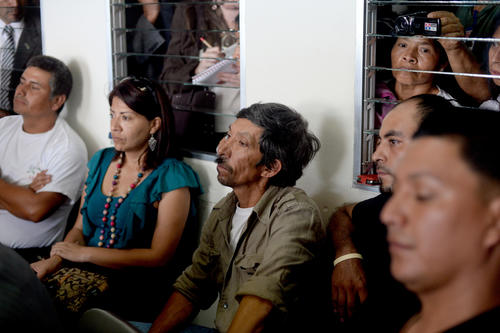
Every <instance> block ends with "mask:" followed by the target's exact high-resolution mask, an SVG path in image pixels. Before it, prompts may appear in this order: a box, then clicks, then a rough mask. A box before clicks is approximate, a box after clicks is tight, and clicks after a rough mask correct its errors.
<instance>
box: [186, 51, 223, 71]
mask: <svg viewBox="0 0 500 333" xmlns="http://www.w3.org/2000/svg"><path fill="white" fill-rule="evenodd" d="M224 56H225V55H224V53H222V52H221V50H220V47H218V46H214V47H209V48H207V49H206V50H205V52H203V53H202V54H201V57H202V58H205V57H206V58H224ZM218 61H219V60H217V59H200V62H199V63H198V66H197V67H196V68H195V70H194V73H195V74H199V73H201V72H203V71H204V70H206V69H207V68H209V67H211V66H213V65H215V64H216V63H217V62H218Z"/></svg>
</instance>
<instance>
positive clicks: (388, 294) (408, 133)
mask: <svg viewBox="0 0 500 333" xmlns="http://www.w3.org/2000/svg"><path fill="white" fill-rule="evenodd" d="M447 105H448V102H447V101H446V100H444V99H443V98H442V97H439V96H436V95H417V96H414V97H412V98H410V99H408V100H405V101H404V102H402V103H400V104H398V105H397V106H396V107H395V108H394V109H393V110H392V111H391V112H390V113H389V114H388V115H387V116H386V118H384V120H383V122H382V127H381V128H380V132H379V137H380V139H379V140H380V141H379V143H378V146H377V148H376V150H375V152H374V153H373V155H372V160H373V162H374V163H376V166H377V173H378V176H379V179H380V181H381V186H380V191H381V194H380V195H378V196H377V197H375V198H372V199H368V200H365V201H362V202H359V203H357V204H354V205H348V206H344V207H341V208H339V209H338V210H337V211H336V212H335V213H334V214H333V215H332V217H331V220H330V225H329V231H330V234H331V241H332V243H333V247H334V251H335V258H336V259H335V262H334V269H333V272H332V276H331V283H332V301H333V307H334V311H335V312H337V314H338V315H339V316H340V320H341V321H342V322H343V321H346V319H347V318H350V317H353V318H352V320H349V321H347V322H346V330H347V331H348V332H362V331H372V330H373V328H374V327H377V328H380V329H382V330H381V331H383V332H397V331H398V330H399V328H400V327H401V326H402V325H403V324H404V322H405V321H406V319H407V318H408V316H410V315H411V314H412V313H414V312H416V311H417V310H418V302H416V299H415V298H414V296H413V295H412V294H410V293H408V292H407V291H406V290H405V288H403V287H402V285H400V284H399V283H397V282H396V281H395V280H394V279H393V278H392V276H391V275H390V271H389V264H390V263H389V260H390V258H389V252H388V247H387V241H386V239H385V235H386V228H385V227H384V226H383V225H382V224H381V222H380V219H379V215H380V211H381V210H382V207H383V206H384V204H385V203H386V202H387V200H388V199H389V198H390V196H391V192H392V184H393V176H392V169H393V167H394V164H395V163H396V162H397V161H398V159H399V158H400V157H401V155H402V154H403V153H404V151H405V150H406V147H407V145H408V143H409V142H410V141H411V137H412V135H413V134H414V133H415V132H416V130H417V128H418V126H419V124H420V122H421V121H422V120H423V119H424V118H425V117H426V115H427V114H428V113H429V112H434V111H436V110H439V109H441V108H443V107H445V106H447ZM360 259H361V260H360ZM360 303H363V304H362V305H361V306H360Z"/></svg>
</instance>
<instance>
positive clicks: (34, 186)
mask: <svg viewBox="0 0 500 333" xmlns="http://www.w3.org/2000/svg"><path fill="white" fill-rule="evenodd" d="M51 181H52V175H48V174H47V170H43V171H41V172H39V173H37V174H36V176H35V178H33V180H32V181H31V184H29V185H28V187H29V188H30V189H31V190H32V191H33V192H37V191H38V190H41V189H42V188H43V187H44V186H45V185H47V184H48V183H50V182H51Z"/></svg>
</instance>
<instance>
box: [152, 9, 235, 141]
mask: <svg viewBox="0 0 500 333" xmlns="http://www.w3.org/2000/svg"><path fill="white" fill-rule="evenodd" d="M184 2H185V3H186V4H185V5H182V6H179V8H178V9H177V10H176V12H175V14H174V18H173V22H172V40H171V42H170V45H169V48H168V50H167V57H166V58H165V63H164V67H163V73H162V74H161V77H160V80H161V81H163V82H164V85H165V89H166V90H167V93H168V94H169V96H170V97H171V98H172V97H173V96H174V95H176V94H182V93H189V92H192V91H199V90H204V89H209V90H211V91H213V92H214V93H215V94H216V98H215V108H214V110H210V111H211V112H214V113H216V114H220V115H217V116H215V120H214V132H215V137H214V142H218V140H219V139H220V137H222V134H221V135H217V133H225V132H226V131H227V129H228V125H229V124H230V123H231V122H232V121H234V117H233V116H232V115H234V114H236V112H238V111H239V109H240V90H239V86H240V68H239V62H238V61H237V59H239V34H238V32H237V31H238V28H239V25H238V15H239V4H238V3H237V2H234V3H218V2H215V3H214V4H213V5H200V4H192V3H189V4H187V1H184ZM232 59H235V60H234V61H231V60H232ZM225 60H229V62H231V64H230V65H228V66H223V70H220V71H218V72H217V73H216V75H215V78H214V80H211V81H206V82H205V81H201V82H200V81H196V80H195V81H193V77H194V76H196V75H197V74H200V73H204V72H206V71H207V70H208V71H210V68H211V67H212V66H216V65H217V64H218V63H219V62H224V61H225ZM193 83H194V85H193ZM228 115H231V116H228ZM192 116H194V115H192ZM187 126H188V127H189V126H190V124H189V123H188V124H187ZM188 130H189V129H188ZM193 132H195V133H196V132H198V133H199V131H195V130H194V129H193ZM214 147H215V145H214Z"/></svg>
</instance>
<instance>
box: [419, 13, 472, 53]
mask: <svg viewBox="0 0 500 333" xmlns="http://www.w3.org/2000/svg"><path fill="white" fill-rule="evenodd" d="M427 17H429V18H438V19H440V20H441V36H443V37H464V36H465V34H464V26H463V25H462V23H460V20H459V19H458V17H456V16H455V14H453V13H451V12H446V11H437V12H431V13H429V14H428V15H427ZM439 43H441V45H442V46H443V48H444V50H445V51H446V52H448V51H453V50H455V49H457V48H459V47H461V45H462V42H461V41H459V40H449V39H439Z"/></svg>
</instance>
